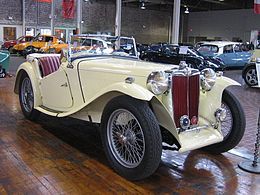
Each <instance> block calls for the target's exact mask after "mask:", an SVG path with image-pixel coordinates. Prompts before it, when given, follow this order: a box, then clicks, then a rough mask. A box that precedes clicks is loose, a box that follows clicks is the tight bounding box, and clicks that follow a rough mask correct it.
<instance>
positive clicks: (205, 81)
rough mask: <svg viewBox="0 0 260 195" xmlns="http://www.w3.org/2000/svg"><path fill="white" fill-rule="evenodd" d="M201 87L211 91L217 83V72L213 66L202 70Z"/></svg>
mask: <svg viewBox="0 0 260 195" xmlns="http://www.w3.org/2000/svg"><path fill="white" fill-rule="evenodd" d="M200 80H201V87H202V89H203V90H205V91H210V90H211V89H212V87H213V86H214V85H215V83H216V73H215V71H214V70H212V69H211V68H206V69H204V70H202V71H201V77H200Z"/></svg>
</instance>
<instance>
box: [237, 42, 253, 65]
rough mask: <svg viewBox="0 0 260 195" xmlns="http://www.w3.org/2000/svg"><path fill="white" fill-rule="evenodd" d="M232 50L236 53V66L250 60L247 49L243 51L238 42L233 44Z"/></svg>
mask: <svg viewBox="0 0 260 195" xmlns="http://www.w3.org/2000/svg"><path fill="white" fill-rule="evenodd" d="M234 51H235V54H236V59H237V61H236V66H238V67H244V66H245V64H246V63H247V62H248V61H249V60H250V57H251V55H252V54H251V53H250V52H248V51H243V50H242V49H241V47H240V45H239V44H236V45H234Z"/></svg>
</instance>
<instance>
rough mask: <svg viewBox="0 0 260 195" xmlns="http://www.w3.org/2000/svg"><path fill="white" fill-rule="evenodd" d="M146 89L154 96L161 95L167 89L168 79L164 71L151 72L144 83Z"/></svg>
mask: <svg viewBox="0 0 260 195" xmlns="http://www.w3.org/2000/svg"><path fill="white" fill-rule="evenodd" d="M146 86H147V89H148V90H149V91H151V92H152V93H153V94H155V95H161V94H163V93H165V92H166V91H168V89H169V79H168V76H167V74H166V73H165V72H164V71H153V72H151V73H150V74H149V76H148V78H147V82H146Z"/></svg>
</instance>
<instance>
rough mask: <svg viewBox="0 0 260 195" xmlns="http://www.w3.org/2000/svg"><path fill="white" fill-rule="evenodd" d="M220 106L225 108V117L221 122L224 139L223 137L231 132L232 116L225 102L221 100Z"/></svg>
mask: <svg viewBox="0 0 260 195" xmlns="http://www.w3.org/2000/svg"><path fill="white" fill-rule="evenodd" d="M221 108H223V109H225V110H226V118H225V120H224V121H222V122H221V131H222V134H223V136H224V140H225V138H227V137H228V136H229V134H230V133H231V130H232V127H233V117H232V113H231V110H230V108H229V106H228V105H227V104H225V103H224V102H222V104H221Z"/></svg>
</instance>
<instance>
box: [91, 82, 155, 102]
mask: <svg viewBox="0 0 260 195" xmlns="http://www.w3.org/2000/svg"><path fill="white" fill-rule="evenodd" d="M111 91H116V92H120V93H123V94H125V95H128V96H131V97H133V98H136V99H140V100H145V101H150V100H151V99H152V98H153V96H154V94H153V93H152V92H150V91H149V90H148V89H146V88H144V87H142V86H140V85H137V84H135V83H132V84H128V83H125V82H119V83H115V84H113V85H110V86H108V87H106V88H104V89H103V90H101V91H100V92H99V93H98V94H96V97H99V96H101V95H102V94H106V93H108V92H111ZM96 97H93V98H94V99H96Z"/></svg>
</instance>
